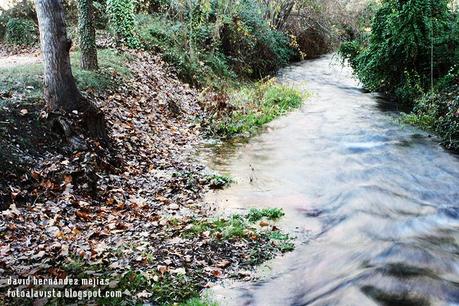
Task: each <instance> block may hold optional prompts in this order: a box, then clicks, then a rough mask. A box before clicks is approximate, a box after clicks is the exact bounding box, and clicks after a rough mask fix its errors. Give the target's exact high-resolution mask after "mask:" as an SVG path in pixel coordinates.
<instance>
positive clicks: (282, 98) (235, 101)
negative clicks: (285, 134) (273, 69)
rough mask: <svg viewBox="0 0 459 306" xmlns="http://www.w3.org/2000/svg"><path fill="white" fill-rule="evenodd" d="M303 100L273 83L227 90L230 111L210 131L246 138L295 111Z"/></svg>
mask: <svg viewBox="0 0 459 306" xmlns="http://www.w3.org/2000/svg"><path fill="white" fill-rule="evenodd" d="M306 97H307V95H305V94H302V93H301V92H300V91H298V90H297V89H295V88H293V87H290V86H287V85H283V84H279V83H277V82H276V80H275V79H270V80H268V81H260V82H256V83H254V84H251V85H245V86H242V87H241V88H240V89H238V90H230V92H229V103H230V104H231V108H233V109H234V110H233V111H232V112H231V113H230V114H229V115H227V116H223V118H221V119H217V120H215V121H214V122H213V124H212V130H213V132H214V133H215V134H216V135H218V136H222V137H231V136H235V135H239V134H249V135H250V134H252V133H253V132H255V131H256V130H257V129H258V128H259V127H261V126H263V125H265V124H266V123H268V122H270V121H272V120H274V119H276V118H277V117H279V116H281V115H284V114H286V113H287V112H289V111H291V110H293V109H296V108H299V107H300V106H301V105H302V102H303V100H304V99H305V98H306Z"/></svg>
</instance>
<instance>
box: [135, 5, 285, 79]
mask: <svg viewBox="0 0 459 306" xmlns="http://www.w3.org/2000/svg"><path fill="white" fill-rule="evenodd" d="M162 10H167V11H168V13H165V12H161V13H157V14H153V15H150V16H144V15H140V16H138V17H137V22H138V24H140V25H142V27H141V29H140V31H139V36H140V38H141V41H142V44H143V46H144V47H145V48H148V49H153V50H158V51H160V52H162V53H163V56H164V59H165V60H166V61H168V62H169V63H171V64H173V65H174V66H175V68H176V69H177V72H178V74H179V76H180V77H181V78H182V79H184V80H185V81H187V82H189V83H191V84H193V85H212V86H213V85H216V86H218V85H217V84H218V83H221V79H224V80H227V79H234V78H236V75H239V76H242V77H256V78H258V77H260V76H264V75H266V74H269V73H271V72H273V71H275V70H276V69H278V68H279V67H281V66H283V65H285V64H287V63H288V62H289V60H290V58H291V56H292V54H293V51H292V49H291V48H290V46H289V39H288V37H287V36H286V35H284V34H282V33H281V32H278V31H276V30H273V29H272V28H271V27H270V25H269V23H268V22H267V21H266V20H265V19H264V18H263V15H262V10H261V7H260V5H259V3H258V2H257V1H255V0H243V1H241V2H240V3H239V4H237V5H234V6H231V7H230V8H225V7H223V6H222V5H221V2H219V1H211V2H206V1H196V2H186V3H175V2H174V3H172V2H171V3H169V4H168V5H164V6H163V7H162ZM171 16H173V17H171ZM216 83H217V84H216Z"/></svg>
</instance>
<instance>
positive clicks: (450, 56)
mask: <svg viewBox="0 0 459 306" xmlns="http://www.w3.org/2000/svg"><path fill="white" fill-rule="evenodd" d="M453 25H454V16H453V13H452V12H451V10H450V9H449V7H448V1H447V0H407V1H403V2H401V1H397V0H387V1H385V2H384V3H383V5H382V6H381V8H380V9H379V10H378V11H377V12H376V15H375V17H374V19H373V22H372V32H371V34H370V35H369V36H368V37H364V38H363V39H360V40H355V41H353V42H350V43H345V44H343V45H342V47H341V48H340V54H341V55H342V56H343V57H344V58H345V59H348V60H349V62H350V64H351V66H352V67H353V68H354V72H355V73H356V75H357V76H358V78H359V79H360V80H361V82H362V83H363V84H364V86H365V87H366V88H367V89H369V90H372V91H384V92H386V93H388V94H390V95H392V96H394V97H396V98H397V99H398V101H400V102H402V103H405V104H412V103H413V101H414V100H415V99H416V98H418V97H420V96H421V95H422V94H423V93H424V92H426V91H428V90H429V89H430V87H431V82H430V80H431V50H432V48H433V50H434V58H433V66H434V67H433V68H434V69H433V77H434V79H435V80H438V79H439V78H441V77H442V76H443V75H445V74H446V72H447V71H448V70H449V69H450V67H451V66H452V64H453V63H454V61H455V54H454V53H455V52H456V50H457V47H458V46H459V38H458V37H457V36H456V37H454V36H453ZM432 33H433V35H432Z"/></svg>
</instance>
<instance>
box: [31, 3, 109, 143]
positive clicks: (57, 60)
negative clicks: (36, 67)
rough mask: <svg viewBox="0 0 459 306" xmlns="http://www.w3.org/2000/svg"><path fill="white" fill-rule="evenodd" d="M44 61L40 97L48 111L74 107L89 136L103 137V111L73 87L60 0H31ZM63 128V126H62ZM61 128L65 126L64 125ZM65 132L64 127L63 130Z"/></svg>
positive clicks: (68, 48) (58, 111)
mask: <svg viewBox="0 0 459 306" xmlns="http://www.w3.org/2000/svg"><path fill="white" fill-rule="evenodd" d="M35 5H36V10H37V17H38V26H39V29H40V42H41V49H42V53H43V62H44V98H45V101H46V106H47V110H48V112H54V113H60V112H73V111H78V113H79V114H81V115H82V118H83V119H84V120H83V121H84V123H85V124H86V126H85V128H87V131H88V132H89V134H91V136H94V137H97V138H104V139H105V138H106V137H107V135H106V130H105V120H104V115H103V113H102V112H101V111H100V110H99V109H98V108H97V107H96V106H95V105H94V104H93V103H92V102H90V101H89V100H87V99H86V98H85V97H83V95H82V94H81V93H80V91H79V90H78V88H77V85H76V82H75V79H74V77H73V74H72V68H71V66H70V54H69V51H70V47H71V46H72V41H71V40H70V39H69V38H68V37H67V31H66V25H65V19H64V7H63V4H62V0H35ZM62 128H63V129H64V126H62ZM64 130H65V129H64ZM65 134H66V136H68V131H66V132H65Z"/></svg>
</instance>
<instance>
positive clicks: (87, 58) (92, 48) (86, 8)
mask: <svg viewBox="0 0 459 306" xmlns="http://www.w3.org/2000/svg"><path fill="white" fill-rule="evenodd" d="M77 5H78V32H79V35H80V50H81V60H80V66H81V68H82V69H86V70H96V69H98V64H97V49H96V29H95V27H94V8H93V2H92V0H78V1H77Z"/></svg>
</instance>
